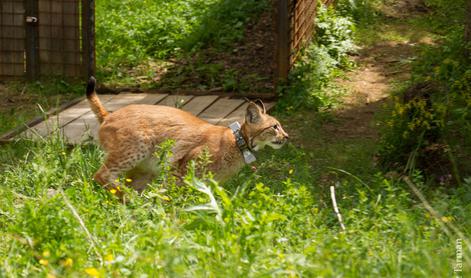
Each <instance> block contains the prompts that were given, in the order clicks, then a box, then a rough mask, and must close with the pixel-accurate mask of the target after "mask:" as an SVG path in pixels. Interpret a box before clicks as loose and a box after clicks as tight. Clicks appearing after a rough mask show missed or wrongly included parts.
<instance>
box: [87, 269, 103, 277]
mask: <svg viewBox="0 0 471 278" xmlns="http://www.w3.org/2000/svg"><path fill="white" fill-rule="evenodd" d="M85 273H87V274H88V275H90V276H92V277H100V272H98V270H97V269H96V268H94V267H89V268H85Z"/></svg>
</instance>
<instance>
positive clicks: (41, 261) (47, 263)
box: [39, 259, 49, 266]
mask: <svg viewBox="0 0 471 278" xmlns="http://www.w3.org/2000/svg"><path fill="white" fill-rule="evenodd" d="M39 264H40V265H43V266H47V265H49V261H48V260H46V259H40V260H39Z"/></svg>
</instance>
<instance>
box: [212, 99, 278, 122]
mask: <svg viewBox="0 0 471 278" xmlns="http://www.w3.org/2000/svg"><path fill="white" fill-rule="evenodd" d="M275 104H276V102H268V103H265V109H266V110H267V112H268V111H270V109H271V108H273V107H274V106H275ZM248 105H249V103H248V102H246V103H244V104H243V105H241V106H239V108H237V109H236V110H235V111H233V112H232V113H230V114H229V115H227V116H226V117H224V119H221V120H220V121H219V122H218V123H217V125H222V126H228V125H230V124H231V123H233V122H236V121H237V122H239V123H240V124H242V123H243V122H244V121H245V113H246V110H247V106H248Z"/></svg>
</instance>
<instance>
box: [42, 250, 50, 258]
mask: <svg viewBox="0 0 471 278" xmlns="http://www.w3.org/2000/svg"><path fill="white" fill-rule="evenodd" d="M49 256H51V252H49V250H46V251H43V257H45V258H47V257H49Z"/></svg>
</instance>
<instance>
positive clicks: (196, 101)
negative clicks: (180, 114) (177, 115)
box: [182, 96, 219, 116]
mask: <svg viewBox="0 0 471 278" xmlns="http://www.w3.org/2000/svg"><path fill="white" fill-rule="evenodd" d="M218 98H219V97H218V96H198V97H195V98H193V99H192V100H191V101H189V102H188V103H187V104H185V105H184V106H183V108H182V109H183V110H185V111H188V112H190V113H191V114H193V115H195V116H198V115H199V114H200V113H201V112H203V111H204V110H205V109H206V108H207V107H208V106H210V105H211V104H212V103H213V102H214V101H216V100H217V99H218Z"/></svg>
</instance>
